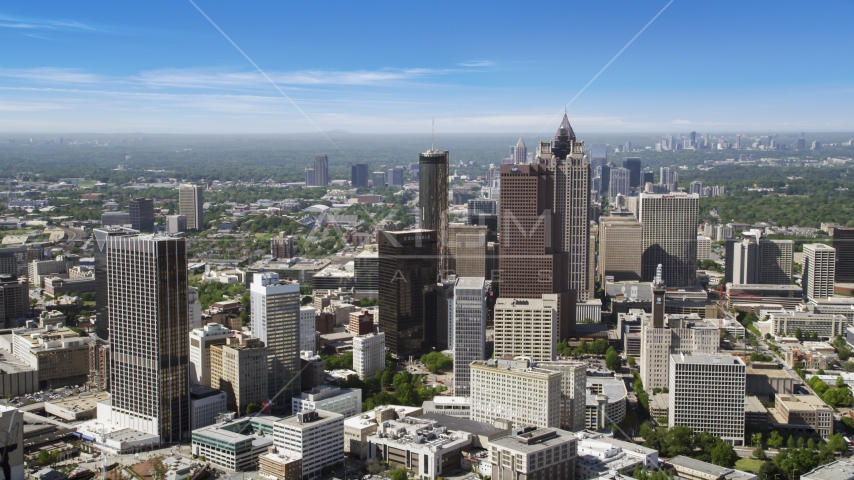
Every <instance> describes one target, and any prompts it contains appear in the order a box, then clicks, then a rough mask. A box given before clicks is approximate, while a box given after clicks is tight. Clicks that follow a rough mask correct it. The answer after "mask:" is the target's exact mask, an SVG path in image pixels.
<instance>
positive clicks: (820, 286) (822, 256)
mask: <svg viewBox="0 0 854 480" xmlns="http://www.w3.org/2000/svg"><path fill="white" fill-rule="evenodd" d="M835 276H836V249H835V248H833V247H828V246H827V245H825V244H823V243H808V244H805V245H804V275H803V286H804V293H805V294H806V296H807V298H809V299H813V298H827V297H832V296H833V281H834V277H835Z"/></svg>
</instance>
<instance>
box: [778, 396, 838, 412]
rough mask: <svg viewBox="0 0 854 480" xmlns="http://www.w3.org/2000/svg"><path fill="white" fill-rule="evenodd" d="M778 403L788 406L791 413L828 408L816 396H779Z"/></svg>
mask: <svg viewBox="0 0 854 480" xmlns="http://www.w3.org/2000/svg"><path fill="white" fill-rule="evenodd" d="M776 401H777V403H778V406H779V403H782V404H784V405H786V408H788V409H789V411H797V410H813V409H816V408H827V409H830V407H828V406H827V404H826V403H824V401H823V400H822V399H820V398H818V397H817V396H815V395H777V396H776Z"/></svg>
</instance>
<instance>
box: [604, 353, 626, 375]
mask: <svg viewBox="0 0 854 480" xmlns="http://www.w3.org/2000/svg"><path fill="white" fill-rule="evenodd" d="M620 365H622V362H621V361H620V355H618V354H617V351H616V350H614V349H613V348H610V347H609V348H608V351H607V353H605V366H607V367H608V370H613V371H615V372H616V371H617V370H619V369H620Z"/></svg>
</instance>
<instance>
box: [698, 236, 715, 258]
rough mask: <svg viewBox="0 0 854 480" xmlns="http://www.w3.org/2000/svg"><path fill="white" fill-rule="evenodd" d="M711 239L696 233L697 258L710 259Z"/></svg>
mask: <svg viewBox="0 0 854 480" xmlns="http://www.w3.org/2000/svg"><path fill="white" fill-rule="evenodd" d="M711 258H712V239H711V238H709V237H704V236H702V235H697V260H711Z"/></svg>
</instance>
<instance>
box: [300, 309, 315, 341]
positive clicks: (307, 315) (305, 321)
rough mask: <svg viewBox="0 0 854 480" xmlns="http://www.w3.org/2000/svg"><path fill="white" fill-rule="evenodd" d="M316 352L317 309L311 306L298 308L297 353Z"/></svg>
mask: <svg viewBox="0 0 854 480" xmlns="http://www.w3.org/2000/svg"><path fill="white" fill-rule="evenodd" d="M315 350H317V309H316V308H314V307H312V306H311V305H303V306H301V307H299V351H301V352H305V351H312V352H313V351H315Z"/></svg>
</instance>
